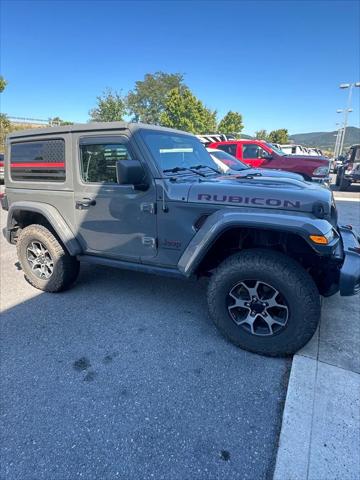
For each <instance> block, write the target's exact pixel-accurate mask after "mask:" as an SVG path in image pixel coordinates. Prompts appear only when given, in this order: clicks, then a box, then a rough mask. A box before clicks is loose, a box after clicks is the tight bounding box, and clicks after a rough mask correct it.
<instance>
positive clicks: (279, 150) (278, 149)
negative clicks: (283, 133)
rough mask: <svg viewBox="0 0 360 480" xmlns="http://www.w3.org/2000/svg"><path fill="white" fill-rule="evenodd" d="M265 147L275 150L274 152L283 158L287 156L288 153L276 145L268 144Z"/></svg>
mask: <svg viewBox="0 0 360 480" xmlns="http://www.w3.org/2000/svg"><path fill="white" fill-rule="evenodd" d="M265 145H267V146H268V147H269V148H271V149H272V150H274V152H275V153H277V154H278V155H282V156H283V157H284V156H285V155H286V153H284V152H283V151H282V150H281V149H280V148H277V147H275V145H273V144H272V143H266V144H265Z"/></svg>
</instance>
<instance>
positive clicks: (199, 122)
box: [160, 88, 216, 134]
mask: <svg viewBox="0 0 360 480" xmlns="http://www.w3.org/2000/svg"><path fill="white" fill-rule="evenodd" d="M160 123H161V125H163V126H165V127H171V128H177V129H179V130H184V131H186V132H191V133H198V134H201V133H209V132H215V131H216V111H211V110H209V109H208V108H206V107H205V105H204V104H203V103H202V102H201V100H199V99H198V98H196V97H195V95H193V94H192V93H191V91H190V90H189V89H188V88H186V89H179V88H174V89H173V90H171V91H170V93H169V95H168V96H167V99H166V101H165V108H164V111H163V112H162V114H161V116H160Z"/></svg>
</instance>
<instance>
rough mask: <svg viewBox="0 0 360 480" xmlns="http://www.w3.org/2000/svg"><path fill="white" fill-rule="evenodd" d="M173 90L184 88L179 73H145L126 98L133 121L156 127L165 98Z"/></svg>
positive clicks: (181, 76)
mask: <svg viewBox="0 0 360 480" xmlns="http://www.w3.org/2000/svg"><path fill="white" fill-rule="evenodd" d="M174 88H177V89H179V90H182V89H184V88H186V87H185V84H184V77H183V75H182V74H181V73H164V72H155V73H147V74H146V75H145V77H144V80H138V81H137V82H136V83H135V88H134V89H133V90H131V91H130V92H129V93H128V95H127V98H126V103H127V107H128V109H129V112H130V114H131V115H132V116H133V118H132V119H133V121H135V122H144V123H152V124H155V125H158V124H159V123H160V117H161V114H162V112H163V111H164V108H165V102H166V98H167V96H168V94H169V92H170V91H171V90H173V89H174Z"/></svg>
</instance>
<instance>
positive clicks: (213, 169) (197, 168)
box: [189, 165, 221, 173]
mask: <svg viewBox="0 0 360 480" xmlns="http://www.w3.org/2000/svg"><path fill="white" fill-rule="evenodd" d="M189 168H193V169H194V170H199V169H200V168H210V170H212V171H213V172H216V173H221V172H219V170H217V169H216V168H213V167H209V165H194V166H192V167H189Z"/></svg>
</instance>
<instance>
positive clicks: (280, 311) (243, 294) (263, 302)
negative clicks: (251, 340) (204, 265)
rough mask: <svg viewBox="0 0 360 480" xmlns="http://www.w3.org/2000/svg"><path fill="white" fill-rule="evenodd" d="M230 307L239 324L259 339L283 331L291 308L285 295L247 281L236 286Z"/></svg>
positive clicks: (229, 295)
mask: <svg viewBox="0 0 360 480" xmlns="http://www.w3.org/2000/svg"><path fill="white" fill-rule="evenodd" d="M227 308H228V312H229V315H230V317H231V318H232V320H233V321H234V322H235V323H236V325H239V326H240V327H241V328H243V329H244V330H246V331H247V332H248V333H251V334H252V335H257V336H270V335H274V334H276V333H278V332H280V331H281V330H283V329H284V328H285V326H286V324H287V321H288V318H289V308H288V306H287V305H286V302H285V299H284V297H283V296H282V295H281V293H280V292H279V291H278V290H277V289H276V288H275V287H273V286H272V285H269V284H267V283H265V282H261V281H258V280H244V281H242V282H240V283H237V284H236V285H235V286H234V287H232V288H231V290H230V291H229V294H228V297H227Z"/></svg>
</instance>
